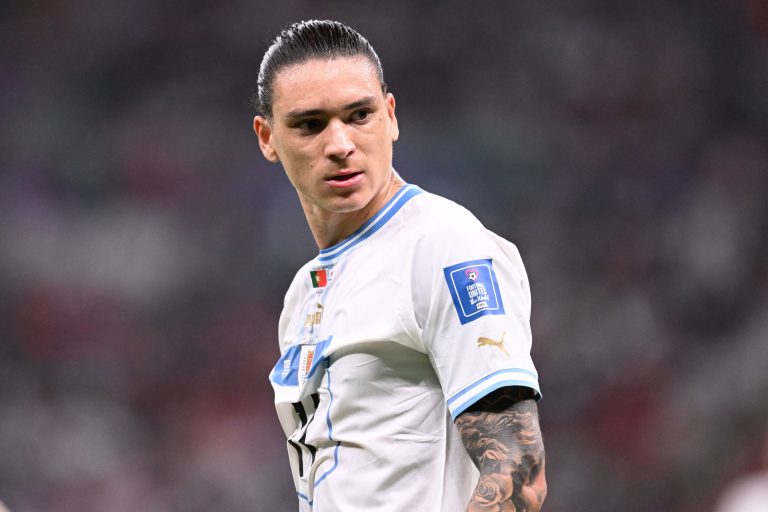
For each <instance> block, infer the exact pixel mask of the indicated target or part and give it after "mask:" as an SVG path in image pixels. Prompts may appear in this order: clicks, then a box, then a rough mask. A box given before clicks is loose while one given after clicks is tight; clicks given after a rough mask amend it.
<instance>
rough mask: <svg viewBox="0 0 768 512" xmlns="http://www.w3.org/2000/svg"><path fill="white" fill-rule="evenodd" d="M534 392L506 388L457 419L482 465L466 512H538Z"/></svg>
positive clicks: (540, 452) (540, 482)
mask: <svg viewBox="0 0 768 512" xmlns="http://www.w3.org/2000/svg"><path fill="white" fill-rule="evenodd" d="M533 398H534V392H533V390H531V389H530V388H525V387H517V386H514V387H505V388H501V389H498V390H496V391H494V392H493V393H490V394H489V395H488V396H486V397H484V398H483V399H481V400H479V401H478V402H477V403H475V404H474V405H472V406H471V407H470V408H469V409H467V410H466V411H464V412H463V413H461V414H460V415H459V417H458V418H456V426H457V427H458V429H459V432H460V433H461V438H462V440H463V441H464V446H465V447H466V449H467V452H468V453H469V456H470V457H471V458H472V461H473V462H474V463H475V466H477V469H479V470H480V479H479V480H478V482H477V486H476V487H475V492H474V493H473V495H472V500H471V501H470V502H469V506H468V507H467V512H538V511H539V510H541V504H542V503H543V502H544V498H545V497H546V495H547V483H546V480H545V477H544V444H543V442H542V439H541V430H540V429H539V414H538V410H537V408H536V402H535V401H534V399H533Z"/></svg>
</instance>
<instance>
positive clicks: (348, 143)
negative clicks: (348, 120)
mask: <svg viewBox="0 0 768 512" xmlns="http://www.w3.org/2000/svg"><path fill="white" fill-rule="evenodd" d="M349 130H350V127H349V126H347V125H346V124H345V123H343V122H341V121H340V120H336V119H334V120H333V121H331V122H330V123H329V124H328V127H327V129H326V131H327V134H328V135H327V136H328V139H327V141H326V144H325V156H326V157H328V158H331V159H334V160H344V159H345V158H347V157H348V156H349V155H351V154H352V152H354V151H355V144H354V142H352V137H351V134H350V133H349Z"/></svg>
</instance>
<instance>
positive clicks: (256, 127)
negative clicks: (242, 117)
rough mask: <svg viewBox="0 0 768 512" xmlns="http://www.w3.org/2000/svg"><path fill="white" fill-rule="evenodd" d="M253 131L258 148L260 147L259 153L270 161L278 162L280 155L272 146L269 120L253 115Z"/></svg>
mask: <svg viewBox="0 0 768 512" xmlns="http://www.w3.org/2000/svg"><path fill="white" fill-rule="evenodd" d="M253 131H254V132H255V133H256V137H257V138H258V139H259V148H261V153H262V154H263V155H264V158H266V159H267V160H269V161H270V162H272V163H277V162H279V161H280V157H279V156H278V155H277V151H275V148H274V147H273V146H272V127H271V126H270V125H269V120H268V119H267V118H266V117H262V116H256V117H254V118H253Z"/></svg>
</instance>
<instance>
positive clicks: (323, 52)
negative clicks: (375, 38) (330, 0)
mask: <svg viewBox="0 0 768 512" xmlns="http://www.w3.org/2000/svg"><path fill="white" fill-rule="evenodd" d="M358 55H360V56H363V57H366V58H367V59H368V60H369V61H370V62H371V64H373V67H374V68H375V69H376V77H377V78H378V79H379V83H381V90H382V92H384V93H386V91H387V85H386V84H385V83H384V71H383V70H382V69H381V61H379V56H378V55H376V52H375V51H374V49H373V47H372V46H371V44H370V43H369V42H368V40H367V39H365V38H364V37H363V36H362V35H360V34H359V33H358V32H357V31H355V30H354V29H352V28H350V27H348V26H346V25H344V24H343V23H339V22H338V21H330V20H309V21H301V22H298V23H294V24H292V25H291V26H289V27H288V28H286V29H285V30H283V31H282V32H280V35H278V36H277V37H276V38H275V40H274V41H273V42H272V44H271V45H270V46H269V49H267V51H266V53H265V54H264V58H263V59H262V60H261V66H260V67H259V79H258V83H257V90H256V93H255V94H254V95H253V104H254V107H255V108H256V110H257V111H259V112H260V113H261V114H262V115H264V116H266V117H272V97H273V94H274V87H275V76H276V75H277V73H278V71H280V70H281V69H282V68H284V67H287V66H291V65H294V64H300V63H302V62H306V61H308V60H311V59H326V60H329V59H334V58H338V57H355V56H358Z"/></svg>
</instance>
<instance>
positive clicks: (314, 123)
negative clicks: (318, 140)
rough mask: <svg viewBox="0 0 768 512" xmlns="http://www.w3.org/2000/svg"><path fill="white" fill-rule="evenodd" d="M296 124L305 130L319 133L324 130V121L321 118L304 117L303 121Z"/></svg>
mask: <svg viewBox="0 0 768 512" xmlns="http://www.w3.org/2000/svg"><path fill="white" fill-rule="evenodd" d="M295 126H296V128H298V129H299V130H301V131H303V132H307V133H317V132H319V131H322V129H323V122H322V121H321V120H320V119H304V120H303V121H301V122H299V123H297V124H296V125H295Z"/></svg>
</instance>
